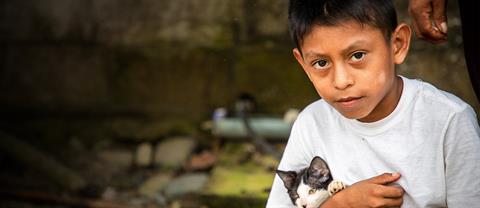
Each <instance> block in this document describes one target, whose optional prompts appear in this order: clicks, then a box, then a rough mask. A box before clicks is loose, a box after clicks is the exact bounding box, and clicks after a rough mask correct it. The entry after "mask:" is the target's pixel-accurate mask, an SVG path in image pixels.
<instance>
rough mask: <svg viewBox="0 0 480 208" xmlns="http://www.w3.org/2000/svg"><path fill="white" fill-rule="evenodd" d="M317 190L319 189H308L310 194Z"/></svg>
mask: <svg viewBox="0 0 480 208" xmlns="http://www.w3.org/2000/svg"><path fill="white" fill-rule="evenodd" d="M316 191H317V190H315V189H310V190H309V191H308V194H310V195H312V194H314V193H315V192H316Z"/></svg>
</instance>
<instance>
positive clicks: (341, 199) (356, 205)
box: [321, 173, 404, 208]
mask: <svg viewBox="0 0 480 208" xmlns="http://www.w3.org/2000/svg"><path fill="white" fill-rule="evenodd" d="M399 178H400V174H398V173H396V174H390V173H384V174H382V175H378V176H375V177H373V178H370V179H367V180H363V181H360V182H358V183H355V184H353V185H352V186H350V187H347V188H346V189H344V190H342V191H340V192H338V193H336V194H335V195H333V196H332V197H330V198H329V199H328V200H327V201H326V202H325V203H323V204H322V206H321V208H338V207H342V208H350V207H351V208H369V207H400V206H401V205H402V203H403V193H404V192H403V189H402V188H400V187H395V186H388V184H389V183H392V182H395V181H397V180H398V179H399Z"/></svg>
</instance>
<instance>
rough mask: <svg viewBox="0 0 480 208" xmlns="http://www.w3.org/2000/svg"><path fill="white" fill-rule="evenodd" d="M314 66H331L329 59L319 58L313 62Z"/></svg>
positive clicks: (318, 67) (323, 67)
mask: <svg viewBox="0 0 480 208" xmlns="http://www.w3.org/2000/svg"><path fill="white" fill-rule="evenodd" d="M312 66H313V68H315V69H325V68H327V67H328V66H329V63H328V61H327V60H318V61H315V62H313V64H312Z"/></svg>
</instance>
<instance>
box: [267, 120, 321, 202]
mask: <svg viewBox="0 0 480 208" xmlns="http://www.w3.org/2000/svg"><path fill="white" fill-rule="evenodd" d="M302 123H303V121H302V119H301V117H299V118H298V119H297V121H296V122H295V124H294V125H293V127H292V131H291V133H290V137H289V139H288V142H287V145H286V147H285V150H284V152H283V156H282V159H281V161H280V164H279V166H278V169H279V170H284V171H291V170H294V171H298V170H300V169H302V168H305V167H307V166H308V165H309V164H310V160H311V158H312V157H311V156H310V155H311V152H312V150H311V148H309V147H311V145H308V144H307V142H308V141H306V140H305V139H306V138H305V136H302V134H303V133H305V132H303V131H302V128H305V127H304V125H303V124H302ZM308 158H310V159H308ZM266 207H267V208H286V207H288V208H290V207H292V208H293V207H295V206H294V205H293V203H292V201H291V199H290V197H289V196H288V193H287V189H286V188H285V186H284V185H283V181H282V180H281V179H280V177H279V176H278V175H277V174H275V178H274V181H273V185H272V189H271V191H270V195H269V197H268V201H267V205H266Z"/></svg>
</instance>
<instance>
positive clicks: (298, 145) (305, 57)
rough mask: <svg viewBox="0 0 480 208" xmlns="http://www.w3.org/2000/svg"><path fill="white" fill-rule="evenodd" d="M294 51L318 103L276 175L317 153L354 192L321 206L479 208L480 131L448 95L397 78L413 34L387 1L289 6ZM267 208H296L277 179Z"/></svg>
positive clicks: (307, 0) (467, 110) (308, 1)
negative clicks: (317, 97)
mask: <svg viewBox="0 0 480 208" xmlns="http://www.w3.org/2000/svg"><path fill="white" fill-rule="evenodd" d="M289 22H290V32H291V34H292V37H293V40H294V41H295V43H296V48H295V49H294V50H293V54H294V56H295V58H296V59H297V61H298V62H299V63H300V65H301V66H302V68H303V70H304V71H305V73H306V74H307V76H308V78H309V79H310V81H311V82H312V83H313V85H314V87H315V89H316V91H317V93H318V94H319V95H320V97H322V99H321V100H319V101H316V102H314V103H312V104H310V105H309V106H308V107H306V108H305V109H304V110H303V112H302V113H301V114H300V115H299V117H298V119H297V120H296V122H295V124H294V126H293V128H292V132H291V135H290V138H289V141H288V144H287V146H286V148H285V151H284V155H283V158H282V160H281V162H280V165H279V167H278V169H281V170H300V169H302V168H304V167H307V166H308V165H309V162H310V161H311V159H312V158H313V157H314V156H320V157H322V158H323V159H325V160H326V162H327V163H328V165H329V167H330V170H331V173H332V175H333V178H334V179H337V180H340V181H343V182H345V183H347V184H349V185H350V186H349V187H347V188H346V189H345V190H343V191H341V192H339V193H337V194H335V195H333V196H332V197H330V198H329V199H328V200H327V201H326V202H325V203H323V204H322V205H321V207H399V206H402V207H447V206H448V207H480V180H478V179H477V178H478V177H479V176H480V136H479V135H480V130H479V126H478V122H477V120H476V116H475V113H474V111H473V109H472V108H471V107H470V106H469V105H467V104H466V103H464V102H463V101H461V100H460V99H458V98H457V97H455V96H454V95H452V94H449V93H447V92H444V91H441V90H439V89H437V88H435V87H434V86H432V85H430V84H428V83H425V82H422V81H418V80H411V79H407V78H404V77H400V76H397V75H396V74H395V65H396V64H400V63H402V62H403V60H404V59H405V57H406V55H407V53H408V48H409V44H410V35H411V31H410V28H409V27H408V26H407V25H406V24H403V23H402V24H397V19H396V13H395V8H394V5H393V2H392V1H390V0H381V1H378V0H290V6H289ZM267 207H274V208H277V207H293V205H292V202H291V200H290V198H289V196H288V194H287V190H286V189H285V188H284V185H283V183H282V181H281V179H280V178H279V177H278V176H277V175H276V176H275V180H274V184H273V186H272V190H271V193H270V196H269V199H268V202H267Z"/></svg>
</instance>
